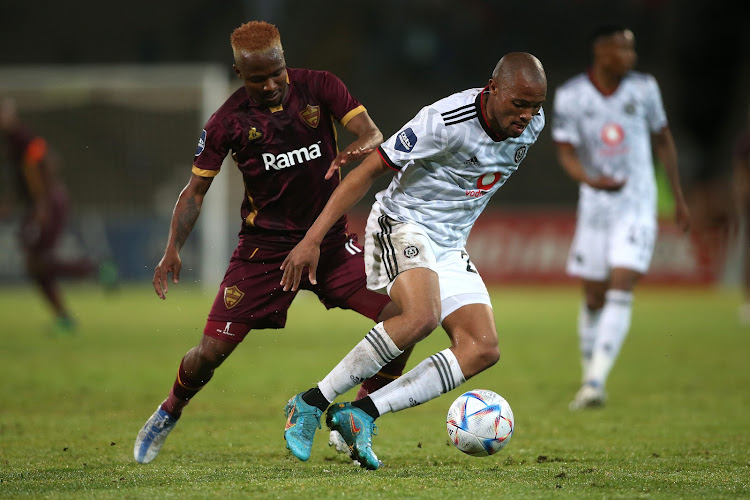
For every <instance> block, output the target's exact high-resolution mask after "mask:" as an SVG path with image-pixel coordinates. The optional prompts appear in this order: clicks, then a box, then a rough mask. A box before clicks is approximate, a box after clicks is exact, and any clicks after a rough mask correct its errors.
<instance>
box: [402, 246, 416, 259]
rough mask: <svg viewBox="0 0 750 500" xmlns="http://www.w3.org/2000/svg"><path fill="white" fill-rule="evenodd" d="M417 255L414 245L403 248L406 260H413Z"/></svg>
mask: <svg viewBox="0 0 750 500" xmlns="http://www.w3.org/2000/svg"><path fill="white" fill-rule="evenodd" d="M417 255H419V248H417V247H415V246H414V245H409V246H408V247H406V248H404V257H406V258H407V259H413V258H414V257H416V256H417Z"/></svg>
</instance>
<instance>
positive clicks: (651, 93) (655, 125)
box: [646, 75, 667, 132]
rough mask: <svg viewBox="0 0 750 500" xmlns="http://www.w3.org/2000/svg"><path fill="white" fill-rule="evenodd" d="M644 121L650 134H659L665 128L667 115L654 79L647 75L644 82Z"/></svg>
mask: <svg viewBox="0 0 750 500" xmlns="http://www.w3.org/2000/svg"><path fill="white" fill-rule="evenodd" d="M646 85H647V92H646V120H647V121H648V126H649V129H650V130H651V132H659V131H660V130H661V129H663V128H664V127H666V126H667V113H666V112H665V111H664V104H663V103H662V99H661V91H660V90H659V84H658V83H657V82H656V78H654V77H653V76H651V75H649V76H648V78H647V80H646Z"/></svg>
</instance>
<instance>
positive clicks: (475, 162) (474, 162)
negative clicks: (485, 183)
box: [464, 156, 479, 166]
mask: <svg viewBox="0 0 750 500" xmlns="http://www.w3.org/2000/svg"><path fill="white" fill-rule="evenodd" d="M464 165H474V166H479V160H477V157H476V156H472V157H471V158H469V159H468V160H466V161H465V162H464Z"/></svg>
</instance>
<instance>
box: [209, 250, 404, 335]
mask: <svg viewBox="0 0 750 500" xmlns="http://www.w3.org/2000/svg"><path fill="white" fill-rule="evenodd" d="M290 250H291V248H284V249H270V248H257V247H254V246H253V245H252V244H251V243H249V242H247V241H246V240H244V239H241V240H240V244H239V245H238V246H237V249H235V251H234V254H233V255H232V258H231V260H230V262H229V268H228V269H227V272H226V274H225V275H224V280H223V281H222V283H221V286H220V287H219V293H218V294H217V295H216V299H215V300H214V303H213V306H212V307H211V312H210V313H209V314H208V322H207V324H206V328H205V330H204V332H203V333H204V334H205V335H209V336H211V337H214V338H217V339H220V340H224V341H226V342H233V343H239V342H241V341H242V339H243V338H244V337H245V335H247V332H248V331H249V330H251V329H262V328H283V327H284V326H285V325H286V316H287V310H288V309H289V306H290V305H291V304H292V301H293V300H294V297H295V296H296V295H297V292H292V291H288V292H285V291H284V289H283V288H282V287H281V285H279V282H280V281H281V276H282V274H283V273H282V271H281V269H279V267H280V266H281V263H282V262H284V259H285V258H286V256H287V255H288V254H289V252H290ZM317 279H318V284H317V285H315V286H313V285H311V284H310V281H309V280H308V278H307V273H303V275H302V281H301V283H300V289H303V290H310V291H312V292H314V293H315V294H316V295H317V296H318V298H319V299H320V301H321V302H322V303H323V305H324V306H325V307H326V308H327V309H331V308H334V307H338V308H341V309H352V310H354V311H357V312H358V313H360V314H361V315H363V316H366V317H368V318H370V319H372V320H373V321H377V318H378V316H379V315H380V312H381V311H382V310H383V308H384V307H385V306H386V305H387V304H388V302H390V298H389V297H388V296H387V295H382V294H380V293H376V292H373V291H370V290H368V289H367V287H366V283H367V280H366V277H365V263H364V258H363V256H362V247H360V246H359V245H358V244H357V237H356V235H351V236H344V235H341V237H340V239H337V241H326V242H324V244H323V245H322V246H321V249H320V260H319V261H318V269H317ZM230 323H231V324H230Z"/></svg>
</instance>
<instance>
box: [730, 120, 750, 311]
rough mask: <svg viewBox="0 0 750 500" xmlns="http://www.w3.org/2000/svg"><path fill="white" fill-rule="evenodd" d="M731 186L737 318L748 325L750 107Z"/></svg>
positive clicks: (736, 150) (736, 152)
mask: <svg viewBox="0 0 750 500" xmlns="http://www.w3.org/2000/svg"><path fill="white" fill-rule="evenodd" d="M732 166H733V179H734V182H733V183H732V188H733V190H734V199H735V202H736V207H737V210H736V214H737V222H738V224H737V226H739V224H742V229H743V230H742V231H741V232H740V234H741V235H742V237H743V240H742V241H741V242H740V245H741V247H740V257H741V259H742V260H741V264H740V265H741V271H740V279H741V286H742V293H743V301H744V303H743V304H742V305H741V306H740V311H739V319H740V323H742V324H743V325H750V109H749V110H748V125H747V126H746V127H745V130H743V131H742V133H740V135H739V136H738V137H737V141H736V143H735V147H734V152H733V155H732Z"/></svg>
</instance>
